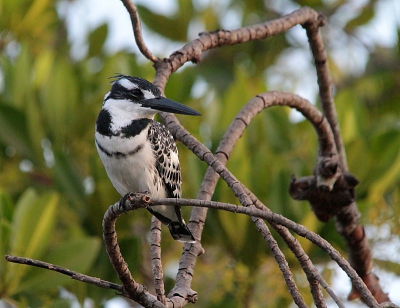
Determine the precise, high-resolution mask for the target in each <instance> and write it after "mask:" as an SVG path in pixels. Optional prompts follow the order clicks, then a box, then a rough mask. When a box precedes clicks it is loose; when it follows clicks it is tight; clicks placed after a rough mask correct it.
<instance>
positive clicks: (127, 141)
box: [95, 75, 200, 242]
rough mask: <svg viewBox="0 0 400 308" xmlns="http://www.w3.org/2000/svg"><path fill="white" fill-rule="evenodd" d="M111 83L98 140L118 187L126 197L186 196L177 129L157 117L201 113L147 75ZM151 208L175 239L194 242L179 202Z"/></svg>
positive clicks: (117, 77)
mask: <svg viewBox="0 0 400 308" xmlns="http://www.w3.org/2000/svg"><path fill="white" fill-rule="evenodd" d="M111 84H112V87H111V91H110V92H108V93H107V94H106V95H105V96H104V102H103V107H102V109H101V111H100V113H99V116H98V118H97V122H96V132H95V142H96V147H97V151H98V153H99V155H100V158H101V160H102V162H103V165H104V167H105V169H106V172H107V175H108V177H109V178H110V180H111V182H112V184H113V185H114V187H115V189H116V190H117V191H118V192H119V193H120V194H121V196H125V195H126V194H127V193H129V192H147V191H148V192H150V194H151V196H152V197H154V198H180V197H181V183H182V181H181V171H180V166H179V158H178V149H177V147H176V144H175V141H174V139H173V137H172V135H171V133H170V132H169V131H168V130H167V129H166V128H165V126H164V125H162V124H161V123H159V122H157V121H154V120H153V119H154V116H155V114H156V113H157V112H159V111H164V112H171V113H178V114H186V115H200V113H198V112H197V111H195V110H193V109H192V108H189V107H186V106H184V105H182V104H180V103H177V102H175V101H172V100H170V99H167V98H165V97H162V96H161V92H160V90H159V89H158V88H157V87H156V86H155V85H153V84H152V83H151V82H149V81H147V80H144V79H142V78H138V77H131V76H125V75H117V76H115V79H114V81H112V82H111ZM148 210H149V211H150V213H152V214H153V215H154V216H155V217H157V218H158V219H159V220H160V221H161V222H162V223H163V224H166V225H167V226H168V228H169V231H170V232H171V235H172V237H173V238H174V239H175V240H178V241H182V242H194V237H193V235H192V233H191V232H190V230H189V229H188V227H187V226H186V224H185V221H184V220H183V218H182V216H181V209H180V207H179V206H175V207H173V206H165V205H159V206H153V207H151V208H150V207H148Z"/></svg>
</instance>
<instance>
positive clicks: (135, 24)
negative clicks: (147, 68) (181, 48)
mask: <svg viewBox="0 0 400 308" xmlns="http://www.w3.org/2000/svg"><path fill="white" fill-rule="evenodd" d="M121 1H122V3H123V4H124V6H125V8H126V10H127V11H128V13H129V16H130V18H131V22H132V29H133V34H134V36H135V41H136V45H137V46H138V48H139V50H140V52H141V53H142V55H144V56H145V57H146V58H147V59H149V60H150V61H151V62H156V61H158V60H159V59H158V58H157V57H155V56H154V55H153V54H152V53H151V51H150V50H149V49H148V48H147V46H146V44H145V42H144V39H143V36H142V27H141V25H140V19H139V14H138V11H137V9H136V6H135V5H134V4H133V3H132V1H131V0H121Z"/></svg>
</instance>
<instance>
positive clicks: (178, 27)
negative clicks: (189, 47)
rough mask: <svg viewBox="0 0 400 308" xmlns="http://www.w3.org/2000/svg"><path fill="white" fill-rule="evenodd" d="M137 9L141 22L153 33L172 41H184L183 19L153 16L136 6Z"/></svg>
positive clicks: (185, 27) (148, 11)
mask: <svg viewBox="0 0 400 308" xmlns="http://www.w3.org/2000/svg"><path fill="white" fill-rule="evenodd" d="M187 2H191V1H187ZM137 8H138V11H139V15H140V18H141V20H142V21H143V22H144V23H145V24H146V26H148V27H149V28H150V29H151V30H153V31H154V32H155V33H157V34H158V35H162V36H165V37H166V38H168V39H170V40H173V41H186V39H187V21H186V20H185V19H180V18H178V17H176V18H169V17H166V16H164V15H159V14H155V13H154V12H152V11H150V10H149V9H148V8H146V7H145V6H141V5H137ZM171 25H173V26H171Z"/></svg>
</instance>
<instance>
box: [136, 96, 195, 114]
mask: <svg viewBox="0 0 400 308" xmlns="http://www.w3.org/2000/svg"><path fill="white" fill-rule="evenodd" d="M140 103H141V104H142V106H143V107H149V108H151V109H154V110H158V111H163V112H170V113H177V114H186V115H194V116H200V115H201V113H200V112H197V111H196V110H194V109H192V108H190V107H187V106H185V105H182V104H180V103H177V102H175V101H173V100H170V99H168V98H166V97H162V96H160V97H156V98H150V99H145V100H143V101H141V102H140Z"/></svg>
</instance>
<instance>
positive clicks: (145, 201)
mask: <svg viewBox="0 0 400 308" xmlns="http://www.w3.org/2000/svg"><path fill="white" fill-rule="evenodd" d="M122 2H123V4H124V6H125V8H126V9H127V11H128V13H129V16H130V18H131V22H132V28H133V33H134V37H135V40H136V44H137V46H138V48H139V50H140V52H141V53H142V54H143V55H144V56H145V57H146V58H147V59H149V60H150V61H152V62H153V63H154V68H155V80H154V84H156V85H157V86H158V87H159V88H160V90H161V91H163V90H164V88H165V85H166V83H167V81H168V79H169V77H170V75H171V74H172V73H173V72H175V71H176V70H178V69H179V68H180V67H182V66H183V65H184V64H185V63H186V62H188V61H191V62H193V63H198V62H200V61H201V58H202V54H203V52H205V51H207V50H210V49H212V48H217V47H222V46H229V45H235V44H242V43H245V42H249V41H253V40H263V39H265V38H267V37H270V36H274V35H278V34H281V33H283V32H285V31H287V30H288V29H290V28H292V27H294V26H296V25H301V26H302V27H303V28H304V29H305V30H306V34H307V37H308V39H309V44H310V49H311V51H312V54H313V57H314V60H315V66H316V72H317V76H318V86H319V93H320V98H321V102H322V112H320V111H319V110H318V109H317V108H316V107H315V106H313V105H312V104H311V103H309V102H308V101H307V100H305V99H303V98H301V97H299V96H297V95H294V94H291V93H284V92H267V93H259V94H257V95H256V96H255V97H254V98H253V99H252V100H250V101H249V102H248V103H247V104H246V105H244V107H243V108H242V110H241V111H240V112H239V113H238V114H237V116H236V117H235V119H233V121H232V123H231V125H230V126H229V128H228V129H227V131H226V133H225V135H224V136H223V138H222V139H221V142H220V144H219V146H218V149H217V151H216V152H215V153H214V154H213V153H211V152H210V151H209V150H208V149H207V148H206V147H205V146H204V145H203V144H201V143H200V142H199V141H198V140H196V139H195V138H194V137H193V136H192V135H191V134H190V133H189V132H188V131H187V130H186V129H185V128H184V127H183V126H182V125H181V124H180V123H179V121H178V120H177V118H176V117H175V116H174V115H173V114H168V113H161V118H162V120H163V122H164V124H165V125H166V126H167V128H168V129H169V130H170V131H171V133H172V134H173V135H174V137H175V138H176V139H177V140H179V141H181V142H182V143H183V144H184V145H185V146H186V147H187V148H188V149H190V150H191V151H192V152H193V153H194V154H195V155H196V156H197V157H198V158H199V159H200V160H202V161H204V162H206V163H207V164H208V166H209V167H208V169H207V172H206V174H205V176H204V178H203V182H202V184H201V187H200V189H199V193H198V195H197V199H195V200H190V199H151V198H150V196H149V195H146V194H141V193H130V194H128V195H126V196H125V197H124V198H122V199H121V200H120V201H119V202H117V203H115V204H114V205H112V206H110V207H109V209H108V210H107V212H106V213H105V215H104V219H103V239H104V243H105V245H106V249H107V253H108V255H109V258H110V262H111V264H112V266H113V267H114V269H115V271H116V272H117V275H118V277H119V279H120V281H121V282H122V285H118V284H113V283H110V282H107V281H103V280H101V279H98V278H94V277H90V276H86V275H83V274H80V273H76V272H73V271H70V270H68V269H65V268H62V267H58V266H55V265H52V264H48V263H45V262H41V261H37V260H30V259H25V258H19V257H14V256H6V259H7V261H9V262H16V263H22V264H27V265H32V266H37V267H42V268H46V269H50V270H54V271H57V272H60V273H62V274H65V275H69V276H71V278H73V279H77V280H80V281H84V282H87V283H90V284H94V285H96V286H99V287H102V288H109V289H114V290H116V291H118V292H119V294H120V295H122V296H124V297H127V298H130V299H132V300H134V301H136V302H138V303H139V304H141V305H143V306H144V307H183V306H185V305H186V304H187V303H188V302H191V303H195V302H196V301H197V299H198V295H197V293H196V292H195V291H194V290H192V289H191V282H192V279H193V276H194V267H195V264H196V259H197V257H198V256H200V255H201V254H203V253H204V249H203V248H202V246H201V242H200V241H201V235H202V231H203V227H204V223H205V220H206V214H207V208H214V209H219V210H225V211H230V212H234V213H238V214H245V215H248V216H250V217H251V219H252V221H253V222H254V224H255V226H256V228H257V230H258V231H259V232H260V234H261V235H262V236H263V238H264V240H265V242H266V245H267V246H268V247H269V249H270V250H271V253H272V254H273V256H274V257H275V260H276V261H277V263H278V265H279V268H280V270H281V272H282V275H283V277H284V279H285V282H286V284H287V286H288V289H289V292H290V294H291V296H292V298H293V300H294V302H295V303H296V305H297V306H299V307H307V305H306V303H305V301H304V299H303V298H302V296H301V294H300V292H299V291H298V288H297V286H296V283H295V281H294V279H293V275H292V273H291V271H290V268H289V266H288V264H287V262H286V259H285V255H284V254H283V253H282V251H281V250H280V248H279V247H278V245H277V242H276V240H275V239H274V238H273V236H272V234H271V232H270V231H269V228H268V226H267V224H266V222H268V224H269V225H270V226H271V227H272V228H274V229H275V230H276V231H277V232H278V234H279V235H280V236H281V237H282V239H283V240H284V242H285V243H286V244H287V245H288V247H289V248H290V250H291V251H292V253H293V254H294V256H295V257H296V258H297V260H298V262H299V263H300V265H301V268H302V269H303V271H304V272H305V274H306V277H307V279H308V281H309V285H310V291H311V294H312V296H313V299H314V303H315V305H316V306H317V307H326V303H325V300H324V298H323V295H322V292H321V287H322V288H323V289H325V290H326V291H327V293H328V294H329V295H330V296H331V297H332V299H333V300H334V301H335V302H336V304H337V306H338V307H344V305H343V303H342V302H341V301H340V299H339V298H338V297H337V296H336V294H335V293H334V291H333V290H332V289H331V288H330V287H329V285H328V284H327V283H326V281H325V280H324V279H323V277H322V276H321V274H320V273H319V271H318V270H317V268H316V267H315V266H314V264H313V263H312V261H311V260H310V258H309V257H308V256H307V254H306V253H305V252H304V250H303V248H302V247H301V245H300V244H299V242H298V241H297V240H296V239H295V237H294V236H293V235H292V233H291V232H294V233H296V234H298V235H300V236H302V237H305V238H306V239H308V240H309V241H311V242H312V243H313V244H315V245H317V246H318V247H320V248H321V249H322V250H323V251H325V252H326V253H327V254H328V255H329V256H330V257H331V258H332V260H334V261H335V262H336V263H337V264H338V265H339V266H340V267H341V268H342V269H343V270H344V271H345V272H346V274H347V275H348V276H349V277H350V279H351V281H352V284H353V290H352V292H351V294H350V295H349V297H351V298H356V297H360V298H361V299H362V300H363V301H364V302H365V303H366V304H367V305H368V306H369V307H379V304H378V302H379V303H382V302H386V301H389V298H388V296H387V295H386V294H385V293H384V292H383V291H382V289H381V287H380V285H379V283H378V279H377V277H376V276H375V275H373V274H372V273H371V271H370V269H371V251H370V248H369V246H368V242H367V239H366V237H365V233H364V232H363V228H362V226H361V225H360V224H359V213H358V211H357V206H356V204H355V194H354V187H355V186H356V185H357V184H358V181H357V179H356V178H355V177H354V176H353V175H351V174H350V173H349V171H348V168H347V162H346V155H345V152H344V148H343V142H342V140H341V135H340V131H339V126H338V120H337V115H336V110H335V106H334V103H333V96H332V81H331V77H330V74H329V69H328V65H327V56H326V52H325V49H324V46H323V42H322V38H321V34H320V31H319V28H320V27H322V26H324V25H325V24H326V18H325V17H324V16H322V15H320V14H319V13H317V12H315V11H314V10H312V9H310V8H307V7H304V8H301V9H299V10H296V11H294V12H293V13H291V14H288V15H286V16H283V17H281V18H278V19H276V20H272V21H268V22H265V23H261V24H257V25H252V26H248V27H244V28H240V29H237V30H229V31H228V30H217V31H213V32H203V33H200V34H199V37H198V38H197V39H196V40H193V41H191V42H189V43H188V44H186V45H185V46H183V47H182V48H181V49H179V50H177V51H175V52H174V53H172V54H171V55H170V56H169V57H168V58H164V59H159V58H157V57H155V56H154V55H153V54H152V53H151V52H150V50H149V49H148V48H147V46H146V44H145V42H144V39H143V37H142V33H141V26H140V20H139V15H138V12H137V9H136V7H135V5H134V4H133V3H132V2H131V1H130V0H122ZM271 106H287V107H290V108H295V109H297V110H298V111H300V112H301V113H302V114H303V115H304V116H305V118H306V119H307V120H308V121H309V122H310V123H311V124H312V125H313V126H314V128H315V131H316V133H317V136H318V143H319V149H318V159H317V163H316V167H315V171H314V174H313V175H312V176H308V177H302V178H300V179H296V178H295V176H293V178H292V181H291V183H290V186H289V193H290V195H291V196H292V198H294V199H296V200H308V201H309V203H310V205H311V207H312V209H313V211H314V213H315V214H316V216H317V218H318V219H320V220H321V221H324V222H326V221H327V220H329V219H330V218H332V217H334V219H335V221H336V227H337V229H338V231H339V232H340V234H341V235H342V236H343V237H344V238H345V240H346V242H347V243H348V248H349V255H350V264H349V263H348V262H347V261H346V260H345V259H344V258H342V257H341V255H340V254H339V252H338V251H337V250H335V249H334V248H333V247H332V246H331V245H330V244H329V243H328V242H327V241H325V240H324V239H323V238H321V237H320V236H319V235H318V234H315V233H313V232H311V231H310V230H307V229H306V228H305V227H304V226H301V225H299V224H297V223H295V222H293V221H291V220H289V219H287V218H285V217H283V216H282V215H279V214H277V213H273V212H272V211H271V210H270V209H269V208H268V207H266V206H265V205H264V204H263V203H262V202H261V201H260V200H259V199H258V198H257V197H256V196H255V195H254V194H253V193H252V192H251V191H250V190H249V189H248V188H247V187H245V186H244V185H243V184H242V183H241V182H240V181H239V180H238V179H236V177H235V176H234V175H233V174H232V173H231V172H230V171H229V170H228V169H227V168H226V167H225V164H226V162H227V160H228V159H229V157H230V155H231V153H232V151H233V148H234V146H235V144H236V142H237V140H238V139H239V138H240V137H241V136H242V134H243V132H244V130H245V129H246V128H247V126H248V125H249V124H250V122H251V121H252V119H253V118H254V117H255V116H256V115H257V114H258V113H260V112H262V111H263V110H264V109H267V108H269V107H271ZM219 178H221V179H222V180H223V181H225V182H226V184H227V185H228V186H229V187H230V188H231V190H232V191H233V192H234V194H235V195H236V197H237V199H238V202H239V203H240V204H241V206H238V205H234V204H228V203H221V202H214V201H210V200H211V197H212V195H213V193H214V190H215V187H216V183H217V181H218V179H219ZM160 204H163V205H171V206H175V205H180V206H192V207H193V210H192V213H191V217H190V221H189V224H188V225H189V228H190V229H191V231H192V233H193V236H194V237H195V238H196V240H197V241H196V243H194V244H189V243H186V244H185V245H184V249H183V254H182V256H181V259H180V262H179V270H178V273H177V276H176V281H175V286H174V288H173V289H172V290H171V291H170V293H169V294H168V295H167V296H166V295H165V287H164V282H163V270H162V262H161V245H160V242H161V229H160V222H159V221H158V220H157V219H155V218H153V220H152V227H151V256H152V272H153V277H154V286H155V290H156V295H153V294H151V293H150V292H149V291H148V290H147V288H146V286H144V285H142V284H140V283H139V282H137V281H135V279H134V278H133V277H132V275H131V273H130V271H129V268H128V264H127V263H126V262H125V260H124V258H123V256H122V254H121V251H120V249H119V244H118V241H117V234H116V231H115V223H116V221H117V219H118V217H119V216H120V215H121V214H123V213H125V212H128V211H132V210H137V209H140V208H145V207H151V206H154V205H160ZM290 231H291V232H290ZM359 251H362V253H361V254H360V253H358V252H359ZM365 260H366V261H365ZM360 277H361V278H360ZM371 292H372V294H371ZM391 305H392V304H391ZM394 306H395V305H392V306H390V307H394ZM385 307H389V304H388V306H385Z"/></svg>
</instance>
